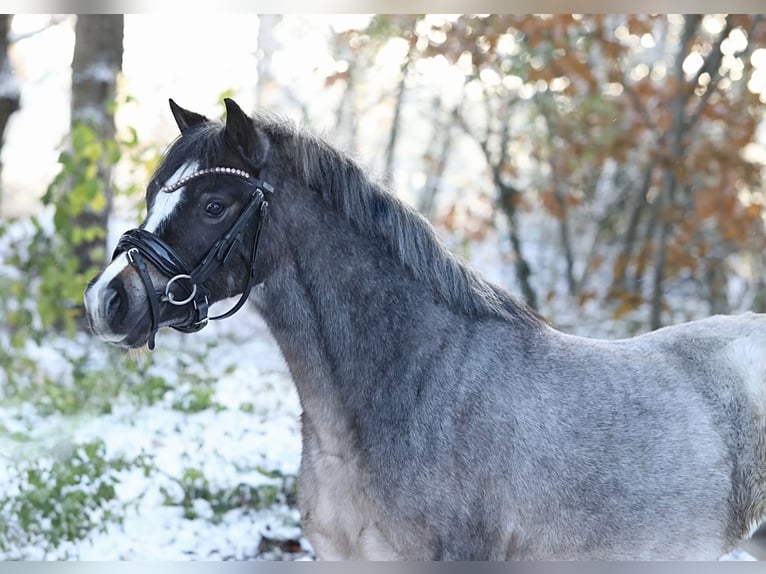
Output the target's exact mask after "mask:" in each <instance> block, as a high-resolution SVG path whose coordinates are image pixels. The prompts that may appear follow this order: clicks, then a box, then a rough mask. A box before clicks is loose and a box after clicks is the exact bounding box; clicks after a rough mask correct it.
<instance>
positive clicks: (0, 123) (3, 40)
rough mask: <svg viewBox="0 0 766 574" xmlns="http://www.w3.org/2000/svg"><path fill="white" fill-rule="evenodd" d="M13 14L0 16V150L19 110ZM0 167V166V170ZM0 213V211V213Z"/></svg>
mask: <svg viewBox="0 0 766 574" xmlns="http://www.w3.org/2000/svg"><path fill="white" fill-rule="evenodd" d="M12 20H13V14H0V149H2V145H3V143H4V139H3V138H4V135H5V128H6V126H7V125H8V120H9V119H10V117H11V115H12V114H13V113H14V112H15V111H16V110H18V109H19V101H20V92H19V86H18V83H17V82H16V76H15V74H14V72H13V67H12V66H11V62H10V59H9V58H8V46H9V39H8V34H9V33H10V31H11V22H12ZM1 168H2V166H0V169H1ZM2 205H3V190H2V187H0V210H2ZM0 213H1V211H0Z"/></svg>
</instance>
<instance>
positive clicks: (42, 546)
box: [0, 440, 153, 558]
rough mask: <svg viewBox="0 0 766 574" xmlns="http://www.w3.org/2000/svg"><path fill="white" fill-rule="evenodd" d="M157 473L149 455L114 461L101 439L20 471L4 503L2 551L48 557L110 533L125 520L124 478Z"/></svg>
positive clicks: (0, 534)
mask: <svg viewBox="0 0 766 574" xmlns="http://www.w3.org/2000/svg"><path fill="white" fill-rule="evenodd" d="M152 468H153V466H152V462H151V458H150V457H148V456H146V455H139V456H138V457H135V458H125V457H122V456H120V457H115V458H108V457H107V456H106V449H105V445H104V443H103V442H102V441H100V440H94V441H92V442H89V443H86V444H81V445H77V446H75V447H74V448H72V449H71V451H70V452H69V453H68V454H66V455H64V456H62V457H60V458H58V459H50V458H45V459H41V460H35V461H33V462H31V463H29V464H28V465H24V466H22V467H20V468H17V469H16V476H15V477H14V478H13V479H12V481H11V484H12V485H13V486H14V488H12V489H11V491H10V492H6V493H5V494H4V497H3V498H0V552H1V553H2V554H5V557H6V558H17V557H19V556H16V555H15V554H16V553H23V552H25V549H26V548H28V547H35V548H37V549H38V550H41V551H42V552H43V554H45V553H47V552H49V551H51V550H52V549H54V548H56V547H57V546H58V545H59V544H61V543H62V542H64V541H69V542H73V541H76V540H80V539H83V538H86V537H87V536H88V535H89V534H90V533H91V532H94V531H97V530H101V531H104V530H105V529H106V527H107V525H108V524H109V523H111V522H119V521H120V520H121V518H122V515H123V513H124V510H125V507H126V505H127V503H126V502H124V501H119V500H118V499H117V496H116V491H115V485H116V484H117V483H118V482H119V476H120V473H122V472H125V471H128V470H135V469H140V470H143V472H144V473H145V474H146V475H148V474H149V473H150V471H151V469H152Z"/></svg>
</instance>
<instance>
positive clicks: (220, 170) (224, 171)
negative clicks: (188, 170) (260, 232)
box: [160, 167, 253, 193]
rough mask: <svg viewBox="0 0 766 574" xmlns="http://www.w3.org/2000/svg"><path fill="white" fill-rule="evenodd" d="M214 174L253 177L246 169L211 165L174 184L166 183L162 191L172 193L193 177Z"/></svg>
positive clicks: (244, 177) (243, 177)
mask: <svg viewBox="0 0 766 574" xmlns="http://www.w3.org/2000/svg"><path fill="white" fill-rule="evenodd" d="M212 174H216V175H234V176H236V177H241V178H242V179H252V177H253V176H252V175H250V174H249V173H247V172H246V171H244V170H241V169H237V168H236V167H210V168H207V169H201V170H199V171H195V172H194V173H192V174H190V175H187V176H186V177H183V178H181V179H179V180H178V181H177V182H175V183H174V184H172V185H165V186H163V187H161V188H160V191H161V192H163V193H172V192H174V191H176V190H177V189H180V188H182V187H183V186H184V185H186V184H187V183H189V182H190V181H191V180H193V179H197V178H198V177H202V176H205V175H212Z"/></svg>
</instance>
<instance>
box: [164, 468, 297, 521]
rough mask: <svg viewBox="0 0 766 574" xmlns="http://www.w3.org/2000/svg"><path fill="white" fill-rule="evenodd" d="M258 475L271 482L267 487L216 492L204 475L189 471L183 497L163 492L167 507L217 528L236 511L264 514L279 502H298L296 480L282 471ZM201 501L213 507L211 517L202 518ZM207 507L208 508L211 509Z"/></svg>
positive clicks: (182, 480) (244, 486)
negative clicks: (204, 520)
mask: <svg viewBox="0 0 766 574" xmlns="http://www.w3.org/2000/svg"><path fill="white" fill-rule="evenodd" d="M256 471H257V472H259V473H260V474H263V475H264V476H265V477H267V478H269V479H270V482H268V483H266V484H260V485H257V486H254V485H251V484H245V483H239V484H237V485H236V486H234V487H221V488H215V487H214V486H212V485H211V483H210V480H208V478H207V477H206V476H205V474H204V473H203V471H201V470H200V469H197V468H186V469H184V471H183V474H182V475H181V477H180V478H179V479H175V480H176V482H177V483H178V485H179V486H180V487H181V494H180V496H179V494H178V493H177V492H176V491H175V489H169V488H164V487H163V488H162V489H161V490H162V494H163V497H164V499H165V504H166V505H168V506H180V507H182V508H183V512H184V518H187V519H189V520H193V519H196V518H208V519H209V520H211V521H212V522H213V523H214V524H217V523H219V522H220V521H221V520H222V518H223V515H224V514H226V513H227V512H229V511H230V510H234V509H243V508H244V509H253V510H262V509H265V508H269V507H271V506H273V505H274V504H277V503H279V502H282V503H285V502H288V501H294V499H295V496H296V485H297V481H296V478H295V476H292V475H284V474H282V473H281V472H279V471H267V470H264V469H262V468H260V467H259V468H257V469H256ZM199 501H205V502H206V503H207V505H209V509H210V512H211V513H212V515H211V516H200V512H199V508H200V506H199V505H198V503H199ZM207 505H205V507H207Z"/></svg>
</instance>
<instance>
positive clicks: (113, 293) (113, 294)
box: [103, 287, 122, 317]
mask: <svg viewBox="0 0 766 574" xmlns="http://www.w3.org/2000/svg"><path fill="white" fill-rule="evenodd" d="M121 304H122V295H121V294H120V290H118V289H113V288H112V287H107V288H106V289H104V294H103V309H104V315H106V316H107V317H114V316H115V315H116V314H117V312H118V310H119V309H120V305H121Z"/></svg>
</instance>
